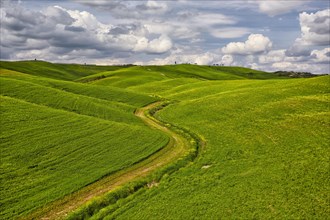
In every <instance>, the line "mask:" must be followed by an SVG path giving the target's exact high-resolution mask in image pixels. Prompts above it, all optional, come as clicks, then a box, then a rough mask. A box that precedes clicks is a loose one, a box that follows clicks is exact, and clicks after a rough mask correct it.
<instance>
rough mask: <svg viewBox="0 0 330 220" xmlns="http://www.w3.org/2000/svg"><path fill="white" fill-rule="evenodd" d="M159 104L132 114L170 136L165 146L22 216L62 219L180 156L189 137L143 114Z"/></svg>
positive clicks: (185, 147)
mask: <svg viewBox="0 0 330 220" xmlns="http://www.w3.org/2000/svg"><path fill="white" fill-rule="evenodd" d="M161 104H162V102H155V103H152V104H150V105H148V106H145V107H143V108H140V109H137V110H136V111H135V115H136V116H137V117H139V118H141V119H142V120H143V121H144V122H145V123H146V124H147V125H148V126H150V127H151V128H153V129H158V130H161V131H162V132H164V133H166V134H167V135H168V136H169V137H170V140H169V142H168V144H167V145H166V146H165V147H163V148H162V149H161V150H159V151H158V152H156V153H154V154H152V155H151V156H149V157H148V158H147V159H145V160H143V161H141V162H139V163H137V164H135V165H133V166H131V167H129V168H126V169H123V170H121V171H118V172H116V173H114V174H112V175H110V176H106V177H104V178H102V179H100V180H99V181H97V182H95V183H92V184H90V185H88V186H86V187H84V188H82V189H81V190H79V191H77V192H75V193H72V194H70V195H67V196H65V197H64V198H63V199H60V200H58V201H55V202H53V203H51V204H48V205H46V206H45V207H43V208H41V209H39V210H37V211H35V212H33V213H32V214H30V215H28V216H27V217H24V219H64V218H65V216H67V214H68V213H70V212H72V211H74V210H76V209H77V208H79V207H80V206H82V205H83V204H85V203H86V202H88V201H89V200H91V199H93V198H95V197H97V196H101V195H103V194H105V193H107V192H109V191H111V190H113V189H114V188H116V187H118V186H120V185H123V184H126V183H128V182H131V181H133V180H135V179H137V178H139V177H145V176H147V175H148V174H150V173H151V172H152V171H155V170H156V169H158V168H160V167H162V166H164V165H166V164H169V163H170V162H172V161H175V160H176V159H178V158H179V157H181V156H183V154H184V153H185V152H186V150H188V149H189V148H190V143H189V141H188V140H187V139H186V138H184V137H183V136H181V135H179V134H177V133H175V132H174V131H172V130H170V129H168V128H167V127H165V126H164V125H163V124H162V123H161V122H159V121H157V120H156V119H151V118H149V117H147V116H146V115H145V112H146V111H147V110H150V109H153V108H155V107H157V106H159V105H161Z"/></svg>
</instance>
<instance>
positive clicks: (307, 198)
mask: <svg viewBox="0 0 330 220" xmlns="http://www.w3.org/2000/svg"><path fill="white" fill-rule="evenodd" d="M3 72H4V71H2V73H3ZM95 72H96V74H93V73H92V72H89V73H88V74H85V75H79V77H78V75H76V76H75V77H72V78H70V79H73V80H76V81H78V82H79V81H80V82H89V84H81V83H72V82H63V81H58V80H49V79H47V80H46V79H44V78H40V77H33V76H28V75H26V74H21V73H15V72H13V71H8V70H6V72H5V73H4V74H2V76H3V78H4V82H5V83H6V86H5V87H4V88H6V89H5V90H3V92H4V93H5V94H6V95H11V96H13V97H15V99H11V98H6V97H4V99H9V100H10V101H14V102H15V103H14V104H13V106H17V105H18V104H17V103H16V102H19V103H25V104H29V105H30V104H31V103H30V102H36V103H37V104H38V105H37V106H38V108H39V107H40V108H46V109H47V113H49V112H48V110H49V111H52V112H53V111H56V115H58V112H61V113H63V114H73V115H74V116H75V117H78V118H80V117H83V118H84V120H85V118H86V119H87V118H88V120H92V121H94V120H101V121H102V122H104V123H111V124H120V123H118V122H120V121H121V120H122V121H121V122H124V121H125V120H126V121H125V123H123V124H120V125H123V126H126V127H129V126H128V125H127V124H129V123H133V124H134V126H132V127H129V128H132V129H133V128H137V127H139V126H141V125H140V124H139V122H136V121H134V119H133V118H130V115H129V113H130V112H131V110H132V109H134V108H135V107H139V106H142V105H144V104H146V103H149V102H151V101H152V100H154V99H153V98H152V97H151V96H145V95H143V94H142V93H145V92H146V93H149V94H153V95H155V94H156V95H158V96H163V97H166V98H168V99H171V100H177V101H179V102H178V103H177V104H175V105H172V106H170V107H168V108H166V109H164V110H163V111H162V112H161V113H160V114H158V117H161V118H162V119H163V120H166V121H169V122H172V123H175V124H177V125H179V126H181V127H185V128H187V129H190V130H192V131H194V132H196V133H198V134H200V135H202V136H204V137H205V138H206V140H207V147H206V150H205V152H203V153H202V154H201V156H200V157H199V159H198V161H196V163H194V164H192V165H190V166H188V167H187V168H185V169H181V170H180V171H179V172H177V173H176V174H174V175H173V176H170V177H167V178H166V179H165V180H164V181H163V182H162V184H160V185H159V187H154V188H152V189H151V190H149V191H147V193H145V194H143V195H141V196H138V197H136V198H135V199H133V200H132V201H131V202H128V203H127V204H126V205H125V203H123V205H122V207H121V208H120V209H118V210H117V211H116V212H115V213H114V215H113V216H112V215H109V216H108V218H112V217H114V216H115V217H117V218H123V219H127V218H134V219H136V218H138V219H141V218H157V219H158V218H159V217H160V216H161V217H162V218H165V219H176V218H180V219H182V218H188V219H189V218H194V217H197V218H202V217H203V218H219V217H226V218H252V217H256V218H270V217H278V218H297V217H301V218H311V217H318V218H322V217H324V216H327V215H328V214H329V213H327V211H326V207H327V204H328V202H327V199H329V198H327V194H326V192H328V191H329V187H328V186H327V183H328V181H329V180H328V179H327V178H328V176H329V173H328V168H329V165H328V164H329V155H328V152H327V151H326V147H327V145H326V143H327V142H328V141H329V138H328V136H327V129H328V127H329V98H328V97H329V96H328V93H329V91H328V85H329V77H322V78H315V79H301V80H275V79H274V80H246V79H271V78H279V77H275V76H274V75H272V74H269V73H264V72H260V71H253V70H250V69H246V68H239V67H206V66H204V67H200V66H195V65H176V66H161V67H158V66H147V67H139V66H135V67H128V68H125V69H123V68H122V69H111V71H106V70H104V71H103V70H102V72H100V70H98V71H95ZM29 74H30V75H31V74H32V75H38V73H36V72H33V71H30V73H29ZM81 77H82V78H81ZM53 78H60V77H58V76H56V77H53ZM67 79H69V78H67ZM216 79H217V80H218V81H217V80H216ZM208 80H212V81H208ZM223 80H225V81H223ZM15 85H22V86H24V87H25V86H29V87H28V88H31V91H28V89H20V87H18V86H17V87H15ZM114 87H116V88H114ZM127 88H128V89H127ZM16 90H17V92H16ZM33 90H34V91H39V90H42V91H43V93H46V94H53V95H54V96H53V97H57V98H54V102H49V99H50V97H48V98H47V99H44V98H42V96H40V95H38V94H37V93H36V92H34V93H33V92H32V91H33ZM26 93H27V94H28V95H27V94H26ZM117 93H118V94H119V95H116V94H117ZM58 97H65V98H63V100H64V101H58ZM78 97H79V98H78ZM109 97H111V98H109ZM118 97H119V98H118ZM17 98H18V99H17ZM80 99H83V100H82V101H81V100H80ZM23 100H25V101H23ZM78 100H79V101H78ZM26 101H28V102H26ZM72 101H74V102H75V103H78V105H70V103H72ZM7 102H8V100H7ZM4 103H6V102H4ZM32 105H33V106H34V105H35V104H32ZM40 105H42V106H40ZM94 105H95V106H99V107H100V109H103V110H104V112H102V111H99V110H97V111H93V110H94V109H97V108H95V106H94ZM18 106H20V105H18ZM46 106H47V107H46ZM77 106H78V107H77ZM86 106H87V107H86ZM49 107H51V108H49ZM29 108H30V107H29ZM108 108H110V109H108ZM2 109H4V108H2ZM15 109H16V108H14V107H10V108H9V110H8V111H7V112H9V113H10V114H8V115H9V116H11V117H12V114H13V112H15ZM24 109H25V108H22V112H25V111H27V112H28V110H24ZM77 110H78V112H77ZM115 110H116V111H117V112H116V111H115ZM72 111H74V113H72ZM108 111H110V114H108V113H109V112H108ZM111 111H112V112H111ZM118 111H119V112H118ZM32 112H34V111H32ZM101 112H102V113H101ZM114 112H115V115H114V116H113V117H112V116H111V114H112V113H114ZM77 113H78V114H77ZM49 114H50V113H49ZM52 114H53V113H52ZM3 115H5V114H3ZM14 115H15V114H14ZM23 115H24V114H23ZM54 115H55V113H54ZM120 115H121V116H123V118H122V119H119V120H116V119H118V118H119V116H120ZM36 116H37V115H35V116H34V117H36ZM90 116H92V117H90ZM15 117H16V116H15ZM54 117H55V116H54ZM58 117H59V116H58ZM61 117H62V114H61ZM63 117H64V116H63ZM47 118H48V116H47ZM50 118H51V117H50ZM96 118H102V119H96ZM70 119H71V116H70ZM104 119H106V120H104ZM67 120H68V121H69V117H68V118H65V119H64V120H63V121H67ZM10 121H12V119H10V118H9V119H8V122H7V123H8V124H10V123H9V122H10ZM23 121H24V120H23ZM39 121H40V120H36V122H35V123H37V122H38V123H39ZM49 121H50V123H54V124H55V125H56V122H57V123H60V121H58V120H54V122H53V121H51V120H49ZM114 121H117V122H114ZM62 123H64V122H62ZM70 125H71V123H70ZM8 126H9V125H8ZM36 126H37V127H38V126H39V125H38V124H37V125H36ZM58 126H59V127H62V126H63V125H61V124H59V125H58ZM73 126H75V124H73ZM79 126H80V125H77V127H79ZM16 127H17V126H16ZM18 127H21V125H19V126H18ZM64 127H65V126H64ZM92 128H93V129H98V128H99V125H98V124H97V125H94V126H92ZM55 129H56V128H55ZM26 130H27V131H28V129H27V128H26ZM34 130H38V129H37V128H36V129H32V131H34ZM87 130H88V131H90V128H87V129H86V130H82V132H87ZM101 130H102V129H101ZM110 130H111V131H112V129H110ZM115 130H117V129H115ZM133 130H134V129H133ZM65 131H66V133H67V132H68V131H67V130H64V131H63V132H64V133H65ZM39 132H40V135H41V134H43V133H41V131H40V129H39ZM70 132H71V130H70ZM98 132H100V131H98ZM98 132H96V133H97V134H98ZM148 132H154V131H146V133H145V134H146V135H147V134H148ZM8 133H9V131H8ZM52 133H53V132H52ZM52 133H51V134H52ZM91 133H93V130H91ZM122 133H123V134H122ZM127 133H128V132H127V130H125V132H118V134H115V133H110V134H111V135H110V136H109V137H111V136H113V137H116V139H115V140H113V139H112V140H109V141H110V142H112V141H117V138H118V141H119V142H116V143H118V146H119V145H121V141H122V139H121V138H120V135H127ZM129 133H132V134H133V133H134V131H132V132H131V131H130V132H129ZM2 134H3V133H2ZM27 134H29V133H24V132H23V133H22V136H21V137H20V138H17V140H20V139H22V140H25V142H26V141H27V140H28V138H29V137H30V136H27ZM37 134H38V133H37ZM79 134H80V133H79V132H78V134H75V133H73V136H74V135H77V136H74V138H73V140H71V139H70V140H71V141H78V142H79V143H84V146H85V145H86V143H88V142H90V139H88V137H85V136H82V137H83V138H85V139H81V138H80V136H79ZM102 134H103V133H102ZM102 134H100V135H101V136H96V138H92V140H93V141H96V140H99V139H100V140H102V138H104V136H102ZM112 134H113V135H112ZM118 135H119V136H118ZM158 135H160V134H158ZM25 136H27V138H25ZM32 136H35V135H32ZM151 136H153V137H150V136H148V135H147V136H146V137H144V138H143V139H138V140H137V139H132V140H131V136H130V138H129V140H130V141H131V142H132V143H133V144H138V143H140V142H139V141H141V143H144V142H143V141H147V142H152V141H154V142H156V143H157V144H160V143H162V142H163V141H165V140H166V139H164V137H163V136H161V135H160V136H159V139H157V138H156V137H154V135H151ZM75 137H79V138H75ZM24 138H25V139H24ZM57 138H58V141H59V142H60V141H61V140H62V139H61V138H60V137H57ZM148 138H153V139H152V140H151V139H150V140H148ZM50 139H51V138H49V137H47V140H50ZM55 140H56V138H55ZM84 140H86V141H84ZM12 141H13V140H9V142H12ZM42 141H44V142H42V143H46V142H45V140H44V139H42ZM80 141H82V142H80ZM125 141H126V139H125ZM48 142H49V141H48ZM7 143H8V142H7ZM61 143H62V142H61ZM63 143H65V142H63ZM69 143H70V142H69ZM5 145H6V144H5ZM17 146H18V145H17ZM137 146H138V145H137ZM149 146H150V145H149ZM47 147H49V145H47ZM141 147H142V148H143V146H141ZM95 149H96V150H100V149H103V147H102V144H101V145H100V149H99V148H95ZM139 149H140V148H139ZM43 150H44V148H43ZM46 152H47V151H46ZM75 152H76V151H75ZM141 152H145V150H141V151H139V153H141ZM121 153H123V152H119V154H120V155H121ZM46 154H47V153H46ZM75 155H76V156H77V157H78V156H80V151H78V150H77V154H75ZM103 156H109V155H107V154H106V155H103ZM84 157H86V155H84ZM119 157H121V156H119ZM39 159H40V158H39ZM84 159H85V158H84ZM10 160H11V159H10ZM76 161H79V160H74V159H73V160H72V161H71V162H72V163H73V162H76ZM33 164H34V163H33ZM88 164H89V163H88ZM89 165H90V164H89ZM204 165H210V167H208V168H206V169H204V168H202V167H203V166H204ZM76 166H80V164H79V163H77V164H76ZM32 167H34V165H32ZM38 167H39V166H38ZM87 167H88V166H87ZM25 169H28V168H27V167H25ZM33 169H34V168H33ZM62 169H63V168H61V170H62ZM80 169H81V168H80ZM88 169H92V168H90V167H89V168H88ZM70 172H72V170H70V171H69V172H68V173H70ZM82 172H85V171H84V170H82ZM14 173H15V172H14ZM95 179H96V178H95V177H94V180H95ZM77 181H78V180H77ZM59 184H60V183H59ZM82 185H83V184H82ZM59 191H61V190H59ZM191 192H194V193H191ZM48 193H49V192H48ZM47 195H49V194H47ZM44 196H45V195H44ZM59 197H60V196H59ZM39 199H40V198H39ZM43 201H45V200H43ZM7 204H8V203H7ZM23 204H25V203H23ZM26 204H28V203H26ZM31 207H33V205H32V206H31ZM109 208H110V209H111V207H109ZM302 210H303V211H302ZM14 215H15V214H14Z"/></svg>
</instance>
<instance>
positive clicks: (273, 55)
mask: <svg viewBox="0 0 330 220" xmlns="http://www.w3.org/2000/svg"><path fill="white" fill-rule="evenodd" d="M284 58H285V50H272V51H269V52H268V53H267V54H263V55H260V56H259V58H258V60H259V63H261V64H269V63H275V62H281V61H283V60H284Z"/></svg>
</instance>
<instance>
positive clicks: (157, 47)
mask: <svg viewBox="0 0 330 220" xmlns="http://www.w3.org/2000/svg"><path fill="white" fill-rule="evenodd" d="M171 48H172V41H171V39H170V38H168V37H167V36H165V35H162V36H160V37H159V38H157V39H154V40H152V41H150V43H149V45H148V47H147V49H146V51H147V52H149V53H165V52H167V51H169V50H170V49H171Z"/></svg>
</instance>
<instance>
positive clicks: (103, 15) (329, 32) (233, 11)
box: [0, 0, 330, 74]
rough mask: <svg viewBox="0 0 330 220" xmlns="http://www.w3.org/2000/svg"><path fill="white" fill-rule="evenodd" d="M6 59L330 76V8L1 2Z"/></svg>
mask: <svg viewBox="0 0 330 220" xmlns="http://www.w3.org/2000/svg"><path fill="white" fill-rule="evenodd" d="M0 4H1V5H0V6H1V8H0V16H1V20H0V37H1V38H0V47H1V48H0V49H1V50H0V51H1V52H0V59H1V60H33V59H38V60H45V61H50V62H58V63H88V64H98V65H117V64H137V65H163V64H174V63H175V62H176V63H196V64H199V65H213V64H219V65H222V64H223V65H225V66H245V67H250V68H253V69H260V70H265V71H278V70H286V71H304V72H312V73H315V74H320V73H330V66H329V63H330V3H329V1H327V0H311V1H309V0H303V1H295V0H294V1H291V0H286V1H284V0H283V1H282V0H276V1H275V0H241V1H197V0H189V1H188V0H176V1H175V0H172V1H117V0H94V1H93V0H11V1H8V0H1V3H0Z"/></svg>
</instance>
